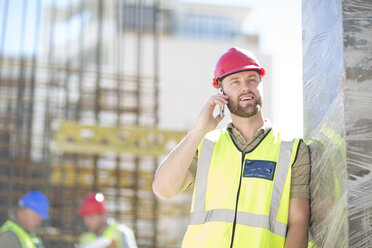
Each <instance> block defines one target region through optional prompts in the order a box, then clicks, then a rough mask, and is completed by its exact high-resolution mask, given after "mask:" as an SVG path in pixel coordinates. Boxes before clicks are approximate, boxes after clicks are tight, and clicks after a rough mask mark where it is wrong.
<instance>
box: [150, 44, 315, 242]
mask: <svg viewBox="0 0 372 248" xmlns="http://www.w3.org/2000/svg"><path fill="white" fill-rule="evenodd" d="M289 70H290V68H289ZM264 75H265V69H264V68H263V67H261V65H260V63H259V62H258V60H257V59H256V58H255V56H254V55H253V54H252V53H250V52H249V51H247V50H244V49H240V48H236V47H234V48H230V49H229V50H228V51H227V52H225V53H224V54H223V55H222V56H221V57H220V58H219V60H218V62H217V65H216V68H215V73H214V79H213V86H214V87H215V88H216V89H218V90H219V92H220V93H218V94H216V95H213V96H211V97H210V99H209V100H208V101H207V103H206V104H205V106H204V107H203V108H202V110H201V112H200V114H199V117H198V119H197V121H196V123H195V124H194V126H193V127H192V128H191V129H190V130H189V132H188V133H187V134H186V136H185V137H184V139H183V140H182V141H181V142H180V143H179V144H178V145H177V146H176V147H175V148H174V149H173V150H172V151H171V152H170V154H169V155H168V156H167V157H166V158H165V160H164V161H163V162H162V163H161V165H160V166H159V168H158V170H157V172H156V174H155V179H154V182H153V191H154V193H155V194H156V195H158V196H159V197H160V198H170V197H173V196H175V195H177V194H179V193H180V192H182V191H183V190H185V189H186V188H187V187H189V185H191V184H192V183H194V184H195V187H194V193H193V198H192V205H191V214H190V222H189V225H188V228H187V231H186V234H185V236H184V239H183V243H182V247H187V248H188V247H198V248H200V247H222V248H224V247H244V248H245V247H250V248H252V247H253V248H255V247H257V248H263V247H270V248H275V247H306V246H307V229H308V222H309V168H310V157H309V150H308V147H307V146H306V144H305V143H304V142H303V141H302V140H300V139H294V140H292V141H284V140H282V139H281V136H280V134H281V133H280V131H279V130H278V129H277V128H276V127H274V126H273V125H272V124H271V123H270V121H269V120H265V119H264V118H263V114H262V112H261V109H262V82H261V80H262V78H263V77H264ZM216 105H218V106H219V107H220V108H221V109H223V107H224V105H227V106H228V108H229V110H230V113H231V121H230V122H229V124H228V125H227V127H225V128H222V129H220V130H214V129H215V128H216V127H217V125H218V123H219V122H220V121H221V120H222V118H223V111H220V114H219V115H217V116H214V114H213V111H214V109H215V107H216Z"/></svg>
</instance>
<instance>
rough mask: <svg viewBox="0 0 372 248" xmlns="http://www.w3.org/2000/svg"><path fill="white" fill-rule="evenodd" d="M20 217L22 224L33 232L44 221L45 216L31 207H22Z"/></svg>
mask: <svg viewBox="0 0 372 248" xmlns="http://www.w3.org/2000/svg"><path fill="white" fill-rule="evenodd" d="M19 217H20V221H21V224H22V225H23V226H24V227H25V228H26V229H27V230H28V231H29V232H31V233H33V232H35V230H36V228H37V227H39V226H40V225H41V223H42V222H43V218H42V217H41V216H40V215H39V214H37V213H36V212H35V211H33V210H31V209H29V208H22V209H21V210H20V216H19Z"/></svg>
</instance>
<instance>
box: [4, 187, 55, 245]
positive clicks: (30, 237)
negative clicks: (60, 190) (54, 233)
mask: <svg viewBox="0 0 372 248" xmlns="http://www.w3.org/2000/svg"><path fill="white" fill-rule="evenodd" d="M48 211H49V201H48V198H47V197H46V196H45V195H44V194H43V193H41V192H39V191H30V192H28V193H27V194H25V195H24V196H23V197H22V198H20V199H19V201H18V209H17V211H16V214H15V216H14V217H11V218H10V220H7V221H6V222H5V223H4V224H3V225H2V226H1V228H0V247H1V248H42V247H44V246H43V243H42V241H41V239H40V238H38V237H37V236H36V235H35V234H34V232H35V230H36V228H37V227H39V226H40V225H41V224H42V221H43V219H44V220H46V219H49V213H48Z"/></svg>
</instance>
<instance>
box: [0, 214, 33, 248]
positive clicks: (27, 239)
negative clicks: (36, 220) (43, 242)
mask: <svg viewBox="0 0 372 248" xmlns="http://www.w3.org/2000/svg"><path fill="white" fill-rule="evenodd" d="M6 231H11V232H13V233H14V234H15V235H17V237H18V239H19V242H20V243H21V245H22V248H36V246H35V244H34V243H33V241H32V237H31V235H30V234H28V233H27V232H26V231H25V230H24V229H23V228H22V227H21V226H19V225H18V224H17V223H15V222H14V221H11V220H8V221H6V222H5V223H4V224H3V225H2V227H1V228H0V233H3V232H6Z"/></svg>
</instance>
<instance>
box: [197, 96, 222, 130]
mask: <svg viewBox="0 0 372 248" xmlns="http://www.w3.org/2000/svg"><path fill="white" fill-rule="evenodd" d="M228 98H229V97H228V96H226V95H222V94H220V93H219V94H217V95H213V96H211V97H210V98H209V100H208V102H207V103H206V104H205V105H204V107H203V108H202V110H201V112H200V114H199V116H198V119H197V121H196V123H195V125H194V128H197V129H199V130H200V131H203V132H204V133H207V132H210V131H212V130H214V129H215V128H216V127H217V125H218V123H220V121H221V120H222V117H221V116H220V115H219V114H218V115H217V116H213V111H214V109H215V107H216V105H219V106H220V107H221V108H223V106H224V105H225V104H227V103H228V101H227V99H228Z"/></svg>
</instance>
